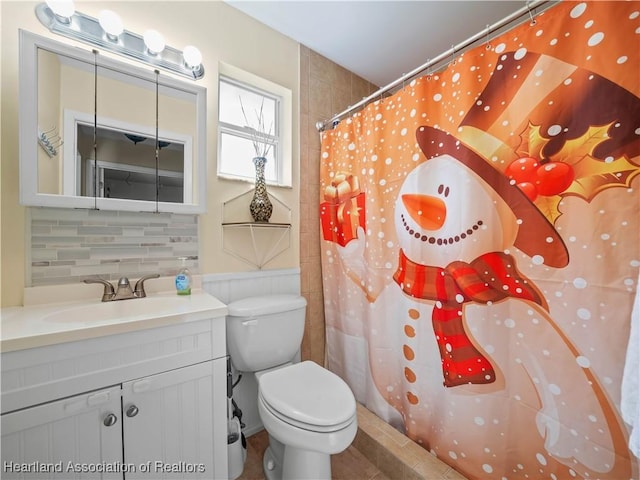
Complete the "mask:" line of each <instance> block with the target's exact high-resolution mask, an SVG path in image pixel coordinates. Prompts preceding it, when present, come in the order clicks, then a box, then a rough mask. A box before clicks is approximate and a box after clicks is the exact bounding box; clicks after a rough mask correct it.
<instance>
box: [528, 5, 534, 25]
mask: <svg viewBox="0 0 640 480" xmlns="http://www.w3.org/2000/svg"><path fill="white" fill-rule="evenodd" d="M530 3H531V0H527V11H528V12H529V18H530V19H531V22H530V23H529V25H530V26H534V25H535V24H536V19H535V18H533V14H532V13H531V5H530Z"/></svg>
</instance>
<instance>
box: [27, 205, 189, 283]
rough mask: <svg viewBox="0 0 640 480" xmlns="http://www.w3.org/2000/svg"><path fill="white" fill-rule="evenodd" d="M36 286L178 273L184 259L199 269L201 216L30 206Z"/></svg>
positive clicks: (32, 272)
mask: <svg viewBox="0 0 640 480" xmlns="http://www.w3.org/2000/svg"><path fill="white" fill-rule="evenodd" d="M29 213H30V221H29V223H28V225H29V228H30V232H29V236H28V238H29V240H30V242H31V244H30V248H29V249H28V250H29V253H30V255H31V261H30V263H29V265H30V272H27V281H29V280H30V281H31V283H30V285H31V286H39V285H56V284H61V283H75V282H80V281H82V280H83V279H84V278H86V277H89V276H93V275H99V276H100V277H101V278H104V279H105V280H117V279H118V278H120V277H122V276H127V277H132V278H136V277H140V276H142V275H147V274H150V273H159V274H160V275H161V276H166V275H174V274H175V273H176V271H177V270H178V268H179V266H180V264H181V262H180V261H179V260H178V257H189V258H190V259H189V260H188V261H187V266H188V267H189V269H190V270H191V271H192V272H193V273H198V216H197V215H186V214H173V213H148V212H119V211H118V212H112V211H104V210H79V209H61V208H30V209H29Z"/></svg>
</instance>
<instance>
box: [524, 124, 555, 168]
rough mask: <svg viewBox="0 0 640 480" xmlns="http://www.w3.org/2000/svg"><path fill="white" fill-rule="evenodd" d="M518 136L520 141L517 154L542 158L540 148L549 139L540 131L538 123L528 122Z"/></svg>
mask: <svg viewBox="0 0 640 480" xmlns="http://www.w3.org/2000/svg"><path fill="white" fill-rule="evenodd" d="M520 138H521V139H522V141H521V143H520V146H519V147H518V154H519V155H522V156H527V157H533V158H538V159H540V158H542V149H543V148H544V147H545V145H546V144H547V143H549V139H548V138H545V137H543V136H542V134H541V133H540V125H534V124H532V123H531V122H529V125H528V127H527V128H525V129H524V131H523V132H522V133H521V134H520Z"/></svg>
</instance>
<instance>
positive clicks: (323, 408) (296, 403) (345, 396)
mask: <svg viewBox="0 0 640 480" xmlns="http://www.w3.org/2000/svg"><path fill="white" fill-rule="evenodd" d="M260 396H261V398H262V400H263V401H264V403H265V405H266V406H267V407H268V408H269V410H271V412H272V413H274V414H275V415H277V416H278V417H280V418H282V419H283V421H286V422H288V423H291V424H293V425H297V426H300V427H301V428H307V429H310V430H319V431H320V430H327V427H332V428H330V429H329V430H336V429H339V428H341V427H342V426H343V425H344V426H346V425H348V424H349V423H350V422H351V421H352V420H353V417H354V416H355V414H356V402H355V399H354V397H353V393H352V392H351V389H350V388H349V386H348V385H347V384H346V383H345V382H344V381H343V380H342V379H341V378H340V377H338V376H337V375H335V374H334V373H331V372H330V371H329V370H326V369H324V368H322V367H320V366H319V365H318V364H316V363H314V362H311V361H306V362H301V363H296V364H294V365H291V366H289V367H285V368H281V369H278V370H274V371H272V372H268V373H265V374H264V375H262V376H261V377H260Z"/></svg>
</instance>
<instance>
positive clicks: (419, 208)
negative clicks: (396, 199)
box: [402, 193, 447, 230]
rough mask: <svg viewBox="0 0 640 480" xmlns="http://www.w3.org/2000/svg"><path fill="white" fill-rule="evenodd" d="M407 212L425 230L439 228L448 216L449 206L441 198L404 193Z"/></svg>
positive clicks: (403, 200)
mask: <svg viewBox="0 0 640 480" xmlns="http://www.w3.org/2000/svg"><path fill="white" fill-rule="evenodd" d="M402 203H404V206H405V208H406V209H407V212H409V215H411V218H412V219H413V220H414V221H415V222H416V223H417V224H418V225H420V226H421V227H422V228H424V229H425V230H438V229H439V228H441V227H442V225H443V224H444V221H445V219H446V218H447V206H446V205H445V203H444V202H443V201H442V200H440V199H439V198H436V197H432V196H430V195H419V194H417V193H412V194H406V195H402Z"/></svg>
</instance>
